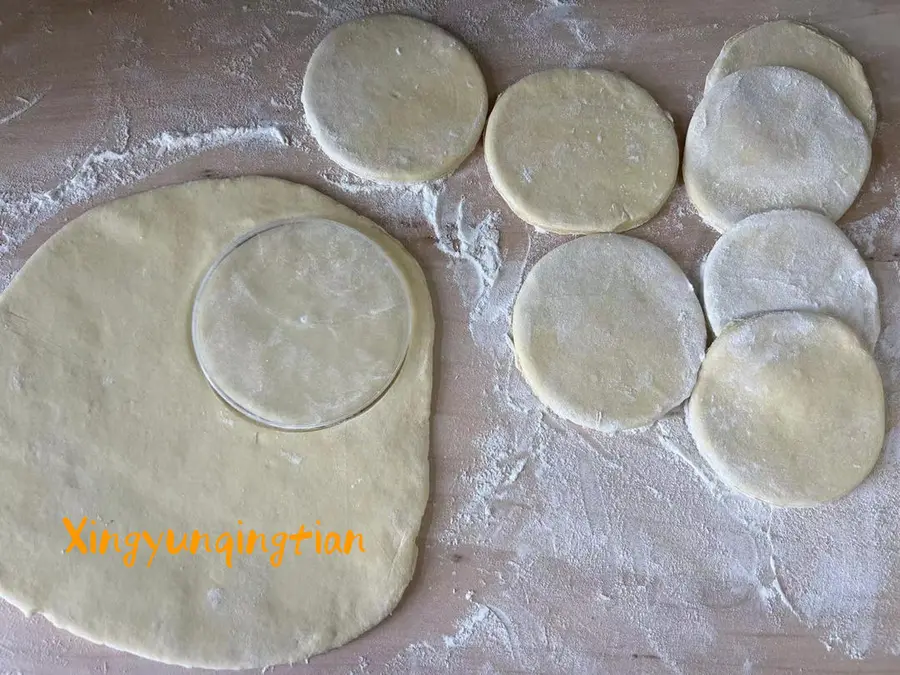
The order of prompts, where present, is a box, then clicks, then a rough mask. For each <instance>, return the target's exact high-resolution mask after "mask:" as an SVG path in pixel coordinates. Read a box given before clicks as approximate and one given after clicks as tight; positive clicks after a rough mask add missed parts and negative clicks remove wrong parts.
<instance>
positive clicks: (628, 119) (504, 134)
mask: <svg viewBox="0 0 900 675" xmlns="http://www.w3.org/2000/svg"><path fill="white" fill-rule="evenodd" d="M484 152H485V160H486V161H487V165H488V169H489V170H490V174H491V180H492V181H493V183H494V186H495V187H496V188H497V191H498V192H499V193H500V195H501V196H502V197H503V199H504V200H505V201H506V203H507V204H509V207H510V208H511V209H512V210H513V211H514V212H515V213H516V215H518V216H519V217H520V218H521V219H522V220H524V221H525V222H526V223H530V224H531V225H534V226H535V227H537V228H539V229H542V230H548V231H550V232H557V233H559V234H573V233H574V234H583V233H590V232H613V231H616V232H621V231H624V230H629V229H631V228H633V227H637V226H638V225H641V224H643V223H645V222H647V221H648V220H650V218H652V217H653V216H654V215H655V214H656V213H657V211H659V209H660V208H662V206H663V204H665V202H666V200H667V199H668V197H669V194H670V193H671V191H672V188H673V187H674V186H675V180H676V178H677V177H678V139H677V138H676V136H675V129H674V127H673V125H672V118H671V117H670V116H669V115H668V113H666V112H664V111H663V110H662V109H661V108H660V107H659V105H657V103H656V101H654V100H653V97H652V96H650V94H648V93H647V92H646V91H644V90H643V89H642V88H641V87H639V86H637V85H636V84H634V83H633V82H631V81H630V80H629V79H628V78H626V77H624V76H622V75H619V74H617V73H611V72H608V71H604V70H577V69H559V70H548V71H544V72H541V73H535V74H533V75H529V76H528V77H525V78H523V79H522V80H519V81H518V82H516V83H515V84H514V85H513V86H511V87H510V88H509V89H507V90H506V91H505V92H504V93H503V94H502V95H501V96H500V98H499V99H498V100H497V103H496V105H495V106H494V109H493V111H491V116H490V118H489V119H488V123H487V129H486V130H485V137H484Z"/></svg>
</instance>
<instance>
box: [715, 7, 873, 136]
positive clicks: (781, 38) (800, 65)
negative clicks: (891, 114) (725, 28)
mask: <svg viewBox="0 0 900 675" xmlns="http://www.w3.org/2000/svg"><path fill="white" fill-rule="evenodd" d="M756 66H788V67H790V68H796V69H797V70H802V71H804V72H807V73H809V74H810V75H813V76H815V77H817V78H819V79H820V80H822V82H824V83H825V84H827V85H828V86H829V87H831V88H832V89H834V91H835V92H836V93H837V94H838V95H839V96H840V97H841V99H842V100H843V101H844V103H845V104H846V105H847V107H848V108H849V109H850V111H851V112H852V113H853V114H854V115H855V116H856V119H858V120H859V121H860V122H862V125H863V126H864V127H865V129H866V133H867V134H868V136H869V138H872V136H874V135H875V122H876V120H877V115H876V112H875V100H874V99H873V97H872V90H871V88H870V87H869V82H868V80H867V79H866V74H865V72H863V68H862V65H861V64H860V62H859V61H857V60H856V59H855V58H853V56H851V55H850V53H849V52H848V51H847V50H846V49H844V48H843V47H842V46H841V45H839V44H838V43H837V42H835V41H834V40H832V39H831V38H829V37H826V36H825V35H822V33H820V32H819V31H817V30H816V29H815V28H813V27H811V26H807V25H804V24H801V23H796V22H794V21H770V22H768V23H764V24H761V25H759V26H753V27H752V28H748V29H747V30H745V31H743V32H741V33H738V34H737V35H735V36H733V37H732V38H730V39H729V40H728V41H727V42H726V43H725V46H724V47H722V51H721V52H720V53H719V56H718V57H717V58H716V61H715V63H714V64H713V67H712V68H711V69H710V71H709V74H708V75H707V76H706V91H709V90H710V89H711V88H712V87H713V86H715V84H716V83H717V82H719V81H720V80H721V79H722V78H724V77H727V76H728V75H731V73H733V72H735V71H737V70H746V69H747V68H754V67H756Z"/></svg>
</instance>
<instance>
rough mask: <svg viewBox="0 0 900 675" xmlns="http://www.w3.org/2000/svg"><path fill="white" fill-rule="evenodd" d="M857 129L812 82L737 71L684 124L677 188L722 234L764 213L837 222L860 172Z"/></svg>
mask: <svg viewBox="0 0 900 675" xmlns="http://www.w3.org/2000/svg"><path fill="white" fill-rule="evenodd" d="M870 158H871V147H870V145H869V139H868V137H867V136H866V132H865V130H864V129H863V126H862V124H860V122H859V120H857V119H856V118H855V117H854V116H853V114H852V113H851V112H850V111H849V110H847V107H846V106H845V105H844V103H843V102H842V101H841V99H840V97H839V96H838V95H837V94H835V93H834V92H833V91H832V90H831V89H829V88H828V87H827V86H825V85H824V84H823V83H822V81H821V80H818V79H817V78H815V77H813V76H812V75H809V74H808V73H804V72H802V71H800V70H796V69H794V68H783V67H776V66H765V67H760V68H750V69H748V70H740V71H738V72H736V73H733V74H731V75H729V76H728V77H726V78H724V79H723V80H721V81H720V82H719V83H718V84H716V85H715V86H714V87H713V88H712V89H710V90H709V91H708V92H707V93H706V96H704V97H703V100H702V101H701V102H700V105H699V106H698V107H697V110H696V111H695V112H694V116H693V118H692V119H691V123H690V126H689V127H688V132H687V140H686V141H685V146H684V167H683V171H684V183H685V187H686V188H687V193H688V196H690V198H691V201H692V202H693V203H694V205H695V206H696V207H697V210H698V211H700V215H701V216H703V219H704V220H705V221H706V222H708V223H709V224H710V225H712V226H714V227H715V228H717V229H719V230H721V231H725V230H727V229H728V228H729V227H731V226H732V225H734V224H735V223H736V222H738V221H739V220H741V219H743V218H746V217H747V216H749V215H752V214H754V213H759V212H761V211H769V210H772V209H808V210H810V211H817V212H820V213H822V214H823V215H825V216H828V217H829V218H830V219H831V220H833V221H837V220H838V219H839V218H840V217H841V216H842V215H844V212H845V211H846V210H847V209H848V208H850V205H851V204H852V203H853V200H854V199H856V195H857V194H858V193H859V190H860V187H862V184H863V181H864V180H865V178H866V174H867V173H868V171H869V161H870Z"/></svg>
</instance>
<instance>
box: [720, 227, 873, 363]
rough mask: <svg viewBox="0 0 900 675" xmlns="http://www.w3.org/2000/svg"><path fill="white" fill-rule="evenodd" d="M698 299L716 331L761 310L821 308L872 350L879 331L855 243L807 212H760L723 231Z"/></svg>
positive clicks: (870, 286) (870, 281)
mask: <svg viewBox="0 0 900 675" xmlns="http://www.w3.org/2000/svg"><path fill="white" fill-rule="evenodd" d="M703 304H704V305H705V307H706V314H707V317H708V318H709V323H710V326H711V327H712V329H713V332H714V333H715V334H716V335H718V334H719V333H720V332H721V331H722V329H723V328H725V326H727V325H728V324H729V323H730V322H732V321H735V320H738V319H746V318H749V317H751V316H754V315H756V314H761V313H763V312H771V311H776V310H789V309H790V310H800V311H810V312H823V313H825V314H828V315H829V316H833V317H835V318H838V319H841V320H842V321H843V322H844V323H846V324H847V325H848V326H850V327H851V328H853V329H854V330H855V331H856V333H857V335H859V336H860V338H862V339H863V341H864V342H865V343H866V345H867V346H868V347H869V349H874V348H875V343H876V342H877V340H878V334H879V333H880V332H881V316H880V311H879V308H878V289H877V288H876V287H875V282H874V281H873V279H872V275H871V274H870V273H869V268H868V267H867V266H866V263H865V261H864V260H863V259H862V257H861V256H860V255H859V252H858V251H857V250H856V247H855V246H854V245H853V242H851V241H850V240H849V239H848V238H847V237H846V235H844V233H843V232H842V231H841V230H840V228H838V227H837V225H835V224H834V223H832V222H831V221H830V220H828V219H827V218H825V217H824V216H821V215H819V214H818V213H813V212H812V211H801V210H789V211H767V212H765V213H758V214H755V215H752V216H749V217H747V218H744V220H742V221H740V222H739V223H738V224H737V225H735V226H734V227H733V228H731V229H730V230H728V231H727V232H726V233H725V234H724V235H723V236H722V237H721V238H719V240H718V241H717V242H716V245H715V246H714V247H713V249H712V251H710V253H709V256H707V259H706V262H705V263H704V264H703Z"/></svg>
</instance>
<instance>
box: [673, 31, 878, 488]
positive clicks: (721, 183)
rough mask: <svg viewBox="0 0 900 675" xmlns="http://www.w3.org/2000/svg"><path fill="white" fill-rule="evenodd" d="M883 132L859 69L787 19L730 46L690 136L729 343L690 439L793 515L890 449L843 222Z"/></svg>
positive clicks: (703, 383) (706, 282)
mask: <svg viewBox="0 0 900 675" xmlns="http://www.w3.org/2000/svg"><path fill="white" fill-rule="evenodd" d="M875 121H876V117H875V107H874V103H873V100H872V92H871V90H870V89H869V85H868V83H867V82H866V78H865V76H864V74H863V71H862V66H860V64H859V62H858V61H857V60H856V59H854V58H853V57H852V56H850V55H849V54H848V53H847V52H846V51H845V50H844V49H843V47H841V46H840V45H838V44H837V43H836V42H834V41H833V40H830V39H828V38H826V37H825V36H823V35H821V34H820V33H818V32H817V31H815V30H813V29H811V28H809V27H807V26H803V25H801V24H797V23H793V22H790V21H777V22H773V23H768V24H764V25H762V26H757V27H755V28H751V29H749V30H747V31H744V32H743V33H740V34H739V35H736V36H734V37H733V38H731V39H730V40H729V41H728V42H727V43H726V44H725V47H724V48H723V49H722V52H721V54H720V55H719V57H718V59H716V62H715V64H714V65H713V68H712V70H711V71H710V73H709V75H708V77H707V80H706V93H705V96H704V98H703V100H702V101H701V102H700V105H699V106H698V107H697V110H696V112H695V113H694V117H693V118H692V120H691V123H690V126H689V128H688V134H687V140H686V143H685V153H684V155H685V156H684V180H685V186H686V188H687V192H688V195H689V196H690V198H691V201H693V203H694V205H695V206H696V207H697V209H698V210H699V211H700V214H701V216H702V217H703V219H704V220H705V221H706V222H707V223H709V224H711V225H713V226H714V227H716V228H717V229H719V230H720V231H722V232H724V235H723V236H722V237H721V238H720V239H719V241H718V242H717V243H716V245H715V247H713V249H712V251H711V252H710V254H709V257H708V258H707V260H706V262H705V264H704V268H703V301H704V305H705V308H706V311H707V316H708V318H709V322H710V325H711V327H712V329H713V331H714V332H715V333H716V334H717V335H718V338H717V339H716V340H715V342H714V343H713V345H712V347H710V350H709V352H708V353H707V355H706V359H705V360H704V362H703V366H702V368H701V370H700V375H699V378H698V381H697V386H696V387H695V389H694V391H693V393H692V394H691V398H690V402H689V404H688V409H687V410H688V427H689V429H690V431H691V434H692V435H693V437H694V439H695V441H696V442H697V446H698V448H699V450H700V453H701V455H703V456H704V457H705V458H706V460H707V461H708V462H709V464H710V466H711V467H712V468H713V470H714V471H715V472H716V473H717V474H718V475H719V476H720V477H721V478H722V479H723V480H724V481H725V482H726V483H727V484H729V485H730V486H732V487H734V488H735V489H737V490H740V491H741V492H744V493H745V494H748V495H750V496H752V497H755V498H757V499H761V500H764V501H766V502H769V503H771V504H775V505H778V506H813V505H816V504H820V503H823V502H828V501H832V500H834V499H838V498H839V497H841V496H842V495H845V494H846V493H848V492H849V491H850V490H852V489H853V488H855V487H856V486H857V485H859V484H860V483H861V482H862V481H863V480H864V479H865V477H866V476H867V475H868V474H869V472H870V471H871V470H872V467H873V466H874V464H875V462H876V460H877V458H878V455H879V454H880V452H881V447H882V442H883V440H884V431H885V429H884V423H885V410H884V390H883V386H882V383H881V378H880V376H879V373H878V368H877V366H876V364H875V361H874V359H873V358H872V356H871V352H872V351H873V350H874V347H875V343H876V341H877V340H878V334H879V332H880V330H881V319H880V315H879V307H878V291H877V288H876V286H875V283H874V281H873V280H872V276H871V274H870V273H869V270H868V268H867V266H866V263H865V261H863V259H862V257H861V256H860V255H859V252H858V251H857V250H856V248H855V247H854V246H853V244H852V242H850V240H849V239H847V237H846V236H845V235H844V234H843V232H841V230H840V229H839V228H838V227H837V226H836V225H835V224H834V221H836V220H837V219H839V218H840V217H841V216H842V215H843V214H844V213H845V212H846V211H847V209H848V208H850V205H851V204H852V203H853V201H854V200H855V199H856V196H857V194H858V193H859V190H860V188H861V187H862V184H863V182H864V181H865V177H866V174H867V173H868V170H869V163H870V161H871V137H872V135H873V134H874V130H875Z"/></svg>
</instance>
